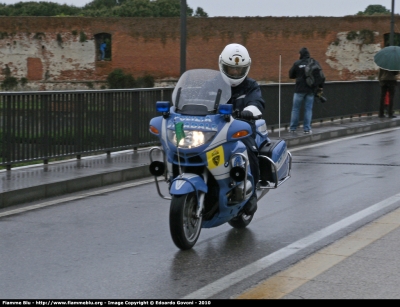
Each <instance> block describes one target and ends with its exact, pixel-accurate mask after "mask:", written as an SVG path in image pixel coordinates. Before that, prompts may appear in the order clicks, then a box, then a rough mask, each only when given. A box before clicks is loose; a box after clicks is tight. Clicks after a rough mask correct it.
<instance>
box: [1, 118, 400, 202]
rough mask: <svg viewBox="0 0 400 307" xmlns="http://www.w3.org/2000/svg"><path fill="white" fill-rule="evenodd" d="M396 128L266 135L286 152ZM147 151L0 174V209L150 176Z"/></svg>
mask: <svg viewBox="0 0 400 307" xmlns="http://www.w3.org/2000/svg"><path fill="white" fill-rule="evenodd" d="M395 126H400V117H397V118H394V119H380V118H378V117H377V116H366V117H360V118H358V117H357V118H353V119H343V120H338V121H334V122H331V121H329V122H323V123H314V124H313V133H312V134H309V135H305V134H303V131H302V130H301V127H300V129H298V130H299V132H296V133H288V132H286V131H285V129H284V128H283V127H281V129H280V130H275V131H274V132H270V133H269V136H270V138H282V139H285V140H286V142H287V146H288V148H289V150H290V148H292V147H294V146H299V145H305V144H309V143H313V142H318V141H323V140H329V139H332V138H336V137H343V136H348V135H353V134H357V133H362V132H368V131H374V130H380V129H385V128H390V127H395ZM149 150H150V148H146V149H140V150H137V151H132V150H127V151H123V152H116V153H112V154H111V155H110V156H107V155H106V154H103V155H98V156H91V157H84V158H82V159H81V160H76V159H72V160H68V161H60V162H54V163H49V164H47V165H44V164H38V165H36V166H25V167H17V168H12V169H11V170H10V171H6V170H1V171H0V178H1V187H0V209H1V208H5V207H8V206H13V205H19V204H23V203H27V202H31V201H34V200H40V199H45V198H48V197H54V196H60V195H64V194H68V193H72V192H78V191H82V190H88V189H91V188H98V187H102V186H106V185H109V184H116V183H121V182H125V181H129V180H134V179H140V178H144V177H149V176H151V175H150V173H149V170H148V166H149V164H150V158H149Z"/></svg>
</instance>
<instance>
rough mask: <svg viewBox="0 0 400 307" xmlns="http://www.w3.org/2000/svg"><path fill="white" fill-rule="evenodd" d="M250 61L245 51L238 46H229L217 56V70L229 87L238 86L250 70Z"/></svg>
mask: <svg viewBox="0 0 400 307" xmlns="http://www.w3.org/2000/svg"><path fill="white" fill-rule="evenodd" d="M250 64H251V59H250V55H249V53H248V52H247V49H246V48H245V47H244V46H242V45H239V44H229V45H227V46H226V47H225V48H224V50H222V53H221V55H220V56H219V70H220V71H221V74H222V77H223V78H224V79H225V81H227V82H228V83H229V84H230V85H231V86H238V85H239V84H240V83H242V82H243V80H244V78H246V76H247V74H248V73H249V70H250Z"/></svg>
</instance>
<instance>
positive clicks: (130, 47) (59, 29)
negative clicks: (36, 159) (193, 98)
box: [0, 16, 400, 89]
mask: <svg viewBox="0 0 400 307" xmlns="http://www.w3.org/2000/svg"><path fill="white" fill-rule="evenodd" d="M395 18H396V19H395V23H396V22H399V21H400V19H399V18H400V17H399V16H396V17H395ZM390 21H391V20H390V16H386V17H382V16H379V17H378V16H374V17H361V16H347V17H245V18H241V17H214V18H195V17H190V18H188V19H187V58H186V69H193V68H211V69H218V56H219V54H220V52H221V51H222V49H223V48H224V47H225V45H227V44H229V43H233V42H236V43H240V44H243V45H245V46H246V47H247V49H248V50H249V53H250V56H251V58H252V67H251V69H250V74H249V76H250V77H252V78H254V79H256V80H257V81H259V82H260V83H268V82H279V81H281V82H293V81H292V80H289V79H288V70H289V69H290V67H291V65H292V64H293V62H294V61H295V60H297V59H298V55H299V54H298V51H299V49H300V48H301V47H303V46H305V47H307V48H308V49H309V50H310V53H311V56H312V57H315V58H316V59H317V60H318V61H319V62H320V63H321V64H322V66H323V68H324V71H325V75H326V77H327V80H330V81H332V80H358V79H368V78H372V77H374V76H375V75H376V69H377V66H376V65H375V64H374V62H373V55H374V54H375V53H376V52H377V51H379V50H380V49H381V48H382V47H383V35H384V34H387V33H389V32H390ZM362 30H368V31H372V32H374V35H375V37H374V42H373V43H370V44H365V43H363V41H361V40H353V41H350V40H348V39H346V35H347V33H348V32H349V31H356V32H357V31H362ZM0 32H1V33H3V34H2V35H1V37H2V38H1V39H0V66H1V67H3V68H4V66H5V64H8V66H9V67H10V69H11V73H12V76H14V77H17V78H22V77H26V78H28V79H29V81H30V85H31V87H32V88H34V81H35V80H36V81H38V80H39V81H41V82H42V83H43V82H45V83H47V84H48V85H49V86H48V87H47V89H51V87H50V84H53V85H54V84H55V85H58V86H61V85H62V84H73V83H74V82H75V83H76V84H78V83H79V82H81V83H83V82H89V81H90V82H95V83H96V84H97V83H98V84H101V82H102V81H103V82H104V81H105V79H106V77H107V75H108V74H109V73H110V72H111V71H112V70H113V69H115V68H122V69H123V70H124V71H125V72H126V73H131V74H132V75H133V76H134V77H135V78H137V77H140V76H143V75H145V74H150V75H152V76H154V77H155V78H156V79H157V80H158V81H162V80H171V79H172V80H174V79H177V78H178V77H179V74H180V19H179V18H81V17H1V18H0ZM81 32H83V33H85V35H86V36H87V40H86V41H85V42H81V41H80V35H79V34H80V33H81ZM99 33H109V34H111V35H112V59H111V61H105V62H100V61H98V43H99V42H98V40H96V34H99ZM57 34H59V35H60V36H61V37H62V42H59V41H58V40H57ZM3 78H4V75H0V80H2V79H3ZM53 88H54V86H53Z"/></svg>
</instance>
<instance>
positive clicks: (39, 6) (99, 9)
mask: <svg viewBox="0 0 400 307" xmlns="http://www.w3.org/2000/svg"><path fill="white" fill-rule="evenodd" d="M180 12H181V1H180V0H93V1H91V2H89V3H88V4H86V5H85V6H83V7H76V6H69V5H66V4H62V5H61V4H58V3H54V2H44V1H40V2H34V1H31V2H18V3H16V4H10V5H6V4H1V3H0V16H86V17H179V16H180ZM193 12H194V11H193V9H192V8H191V7H189V6H188V5H186V14H187V16H196V17H208V14H207V13H206V12H204V10H203V9H202V8H201V7H198V8H197V10H196V13H195V14H194V13H193Z"/></svg>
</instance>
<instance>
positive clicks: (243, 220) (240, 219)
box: [228, 212, 254, 228]
mask: <svg viewBox="0 0 400 307" xmlns="http://www.w3.org/2000/svg"><path fill="white" fill-rule="evenodd" d="M253 216H254V215H247V214H245V213H244V212H242V213H240V214H239V215H238V216H236V217H234V218H233V219H231V220H230V221H229V222H228V224H229V225H231V226H232V227H233V228H245V227H247V225H249V224H250V222H251V220H252V219H253Z"/></svg>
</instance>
